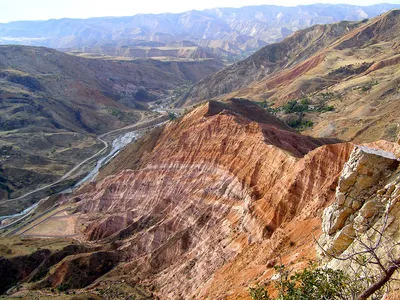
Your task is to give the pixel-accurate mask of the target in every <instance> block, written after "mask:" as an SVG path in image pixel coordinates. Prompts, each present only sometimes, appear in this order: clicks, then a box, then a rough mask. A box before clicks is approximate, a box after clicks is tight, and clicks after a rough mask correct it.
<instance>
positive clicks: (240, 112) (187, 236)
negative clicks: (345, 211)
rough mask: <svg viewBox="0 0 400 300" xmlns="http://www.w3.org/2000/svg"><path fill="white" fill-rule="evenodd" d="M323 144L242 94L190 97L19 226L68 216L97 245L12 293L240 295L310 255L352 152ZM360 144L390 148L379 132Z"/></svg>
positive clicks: (370, 166) (41, 229) (46, 232)
mask: <svg viewBox="0 0 400 300" xmlns="http://www.w3.org/2000/svg"><path fill="white" fill-rule="evenodd" d="M332 142H336V141H334V140H320V139H314V138H311V137H307V136H303V135H300V134H299V133H297V132H296V131H294V130H293V129H291V128H290V127H288V126H287V125H285V124H284V123H282V122H281V121H279V120H278V119H276V118H275V117H273V116H272V115H270V114H268V113H267V112H265V111H264V110H263V109H261V108H260V107H259V106H258V105H256V104H254V103H251V102H249V101H245V100H240V99H230V100H229V101H226V102H217V101H211V102H209V103H206V104H204V105H202V106H199V107H197V108H196V109H194V110H193V111H192V112H190V113H188V114H187V115H185V116H184V117H182V118H180V119H177V120H175V121H173V122H170V123H168V124H166V125H165V126H164V127H163V128H158V129H157V130H156V131H154V132H151V133H149V134H148V135H147V136H145V137H143V138H142V139H141V140H139V141H138V142H137V143H135V144H132V145H131V146H129V147H127V148H126V149H125V150H124V151H122V152H121V153H120V154H119V155H118V156H117V157H116V158H115V159H114V160H113V161H112V162H111V163H110V164H109V165H107V166H106V167H105V168H104V169H103V170H102V174H101V176H100V177H99V179H98V181H97V182H94V183H90V184H87V185H86V186H84V187H82V188H81V189H80V190H79V191H77V192H76V193H74V194H72V195H70V196H63V197H61V201H60V202H59V204H60V207H59V209H60V213H59V214H54V213H53V215H52V216H50V217H49V218H46V219H45V220H44V221H42V222H40V224H38V226H36V228H32V225H29V227H28V228H27V229H23V228H22V229H21V233H22V236H24V237H29V236H36V237H41V236H43V237H45V236H50V235H51V236H52V237H53V238H54V237H63V236H64V235H65V231H64V230H62V229H59V228H60V227H62V226H61V224H64V223H63V222H67V223H68V224H69V225H68V226H69V228H70V229H71V228H74V233H75V235H73V236H74V238H75V239H77V240H79V241H80V242H81V243H82V244H86V243H89V244H90V245H93V244H95V245H97V247H98V248H97V249H96V250H95V251H94V252H91V251H90V252H89V253H88V252H86V251H85V253H80V254H77V255H69V256H66V257H64V258H63V259H62V260H61V261H60V262H59V263H56V264H55V265H54V266H53V267H52V268H51V269H50V272H48V273H46V272H41V273H40V276H36V277H35V278H36V280H35V281H34V282H32V283H31V284H28V285H23V286H22V287H21V290H20V291H19V292H16V294H15V295H18V296H22V297H24V296H26V297H27V299H30V298H29V297H35V295H38V294H37V292H34V291H30V289H32V288H33V289H39V290H41V291H42V292H43V291H45V292H46V293H48V294H49V295H53V296H55V295H56V294H57V292H55V291H54V290H53V291H52V290H51V289H52V288H58V289H61V288H62V289H65V288H67V289H74V290H75V292H76V293H77V294H78V295H79V294H82V295H83V294H88V293H90V294H92V295H102V294H106V293H108V292H109V291H110V289H114V288H116V289H121V288H122V289H123V291H124V292H121V293H122V294H123V295H125V296H127V297H128V296H133V295H136V293H137V291H138V290H143V292H142V294H143V295H147V296H149V295H150V296H149V297H150V298H151V297H153V298H155V297H158V298H160V299H190V298H194V299H221V298H223V299H249V294H248V287H249V286H252V285H254V284H255V283H258V282H261V283H262V282H268V281H270V279H271V277H272V276H273V275H274V269H273V266H274V265H275V264H277V263H280V262H283V263H285V264H287V265H290V266H291V268H293V269H297V268H302V267H304V266H305V264H307V262H308V260H309V259H315V255H316V251H315V242H314V238H313V236H315V237H318V236H319V235H320V234H321V231H322V230H321V226H322V224H321V216H322V213H323V210H324V208H326V207H328V206H329V205H330V204H332V202H333V201H334V199H335V190H336V187H337V186H338V182H339V188H342V187H343V180H342V179H340V181H339V175H340V173H341V172H342V169H343V167H344V165H345V163H346V161H348V159H349V157H350V154H351V153H353V154H352V155H351V157H350V161H349V162H348V163H347V164H351V165H353V163H352V161H354V156H355V155H357V154H354V153H358V148H357V147H356V148H355V147H354V145H353V144H351V143H338V144H329V143H332ZM370 147H377V148H382V149H385V150H390V151H394V152H395V153H398V154H399V153H400V148H399V146H398V145H396V144H392V143H389V142H378V143H375V144H374V145H370ZM369 151H375V150H369ZM375 152H377V151H375ZM377 153H379V152H377ZM391 156H393V157H394V155H393V154H391ZM366 159H367V161H366V160H365V159H361V160H357V161H359V162H360V164H362V166H364V169H362V170H361V169H360V170H361V172H363V173H365V174H363V175H360V176H364V177H365V178H366V177H368V176H369V177H371V178H373V179H374V180H375V179H376V178H377V176H376V175H375V172H379V170H381V169H384V168H385V166H386V165H380V164H379V160H378V166H375V165H374V163H375V162H376V160H369V159H368V157H367V158H366ZM397 165H398V162H397ZM347 169H348V168H347ZM392 169H393V168H392ZM345 170H346V167H345ZM356 171H357V170H356ZM344 172H345V171H344ZM357 172H358V171H357ZM396 172H397V173H398V170H397V171H396ZM385 174H386V173H385ZM357 176H358V175H357ZM353 177H354V176H353ZM364 177H363V178H364ZM391 178H392V177H391ZM368 180H369V179H367V181H368ZM378 180H379V178H378ZM388 180H389V181H390V180H391V179H388ZM360 182H361V181H360ZM363 182H365V181H363ZM368 182H370V183H371V181H370V180H369V181H368ZM372 183H373V182H372ZM382 184H383V183H382ZM341 186H342V187H341ZM355 188H357V187H355ZM391 190H392V189H391ZM375 191H376V189H375ZM68 207H69V210H68V211H69V213H68V212H67V213H65V212H64V211H65V210H66V208H68ZM61 212H62V213H61ZM71 225H72V226H71ZM325 227H326V226H325ZM325 227H324V228H325ZM324 230H325V229H324ZM23 259H25V258H24V257H21V260H23ZM14 261H15V263H18V261H19V260H18V259H16V260H14ZM57 262H58V261H57ZM47 268H49V266H47ZM129 291H131V292H129ZM147 296H146V297H147ZM93 297H94V296H93ZM146 299H147V298H146Z"/></svg>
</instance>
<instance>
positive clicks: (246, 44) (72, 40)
mask: <svg viewBox="0 0 400 300" xmlns="http://www.w3.org/2000/svg"><path fill="white" fill-rule="evenodd" d="M396 7H400V6H399V5H396V4H381V5H373V6H365V7H363V6H351V5H321V4H317V5H305V6H296V7H280V6H268V5H266V6H248V7H243V8H216V9H208V10H204V11H195V10H194V11H188V12H183V13H178V14H170V13H164V14H139V15H136V16H131V17H107V18H92V19H59V20H48V21H19V22H11V23H7V24H0V43H21V44H28V45H40V46H47V47H52V48H57V49H69V50H72V49H75V50H80V51H83V50H86V51H88V52H89V53H97V54H105V53H106V52H107V51H110V49H108V50H107V49H103V47H105V46H108V47H112V48H113V49H117V48H118V47H120V46H128V47H129V44H130V43H131V42H130V41H131V40H145V41H154V42H159V43H161V44H163V47H165V48H168V47H170V46H171V44H174V43H175V42H177V41H185V40H187V41H190V42H193V43H195V44H196V45H197V46H198V47H201V49H202V51H205V52H206V53H209V55H216V56H218V57H220V58H221V59H223V60H225V61H232V60H238V59H240V58H244V57H246V56H247V55H248V54H249V53H253V52H254V51H256V50H258V49H260V47H262V46H265V45H266V44H270V43H274V42H278V41H280V40H282V39H283V38H285V37H287V36H288V35H290V34H291V33H293V32H295V31H297V30H299V29H303V28H306V27H309V26H312V25H314V24H325V23H334V22H338V21H341V20H345V19H346V20H354V21H355V20H362V19H365V18H371V17H374V16H376V15H379V14H381V13H383V12H385V11H387V10H390V9H393V8H396ZM205 41H206V42H205ZM96 49H97V50H96ZM132 49H135V47H133V48H132ZM112 52H115V50H113V51H112ZM123 55H125V56H129V55H131V54H129V53H124V54H123Z"/></svg>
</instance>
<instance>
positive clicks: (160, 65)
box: [0, 46, 221, 199]
mask: <svg viewBox="0 0 400 300" xmlns="http://www.w3.org/2000/svg"><path fill="white" fill-rule="evenodd" d="M220 68H221V64H219V63H218V62H216V61H214V60H212V59H210V60H203V61H192V62H160V61H152V60H137V61H112V60H99V59H87V58H82V57H76V56H71V55H67V54H64V53H62V52H58V51H55V50H52V49H48V48H38V47H25V46H0V137H1V138H0V140H1V141H0V161H1V165H0V170H1V174H0V178H1V179H0V180H1V183H0V199H4V198H6V199H7V198H9V197H15V196H18V195H19V194H21V193H22V192H24V191H26V190H27V189H32V188H33V187H35V186H37V185H38V184H39V183H40V184H46V183H50V182H52V181H54V180H55V179H56V178H60V177H61V176H62V175H64V174H65V173H66V172H67V170H69V169H71V168H72V167H73V166H74V165H76V164H77V163H78V162H80V161H82V160H83V159H84V158H85V157H90V156H91V155H93V154H94V153H96V152H97V151H99V150H100V149H102V147H104V145H103V143H101V142H100V141H97V140H96V138H95V136H94V135H97V134H101V133H104V132H107V131H110V130H112V129H116V128H121V127H124V126H126V125H130V124H134V123H136V122H138V121H139V120H141V119H142V117H145V113H147V112H146V110H147V107H148V104H147V102H151V101H155V100H157V99H159V98H160V97H165V96H166V95H169V92H170V91H171V90H173V89H174V88H176V87H178V86H179V85H180V84H183V83H186V82H188V81H192V82H194V81H197V80H199V79H201V78H202V77H204V76H206V75H208V74H210V73H212V72H215V71H217V70H218V69H220ZM147 114H150V115H151V113H150V112H148V113H147Z"/></svg>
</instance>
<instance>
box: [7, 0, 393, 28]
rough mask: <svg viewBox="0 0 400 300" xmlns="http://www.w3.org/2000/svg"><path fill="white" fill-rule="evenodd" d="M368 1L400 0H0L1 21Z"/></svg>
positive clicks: (363, 3) (367, 2) (367, 3)
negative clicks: (247, 6)
mask: <svg viewBox="0 0 400 300" xmlns="http://www.w3.org/2000/svg"><path fill="white" fill-rule="evenodd" d="M316 2H317V3H334V4H337V3H346V4H354V5H371V4H377V3H382V2H384V3H396V4H400V0H381V1H379V0H378V1H376V0H328V1H325V0H314V1H312V0H301V1H299V0H297V1H294V0H280V1H276V0H274V1H270V0H200V1H190V0H164V1H162V0H139V1H138V0H0V23H5V22H10V21H21V20H48V19H60V18H90V17H104V16H116V17H117V16H132V15H135V14H139V13H163V12H172V13H178V12H183V11H188V10H192V9H197V10H202V9H206V8H214V7H242V6H246V5H263V4H277V3H279V5H284V6H295V5H299V4H312V3H316Z"/></svg>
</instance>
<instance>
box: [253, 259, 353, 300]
mask: <svg viewBox="0 0 400 300" xmlns="http://www.w3.org/2000/svg"><path fill="white" fill-rule="evenodd" d="M274 268H275V270H276V271H277V272H278V275H279V279H278V280H276V281H275V283H274V288H275V291H276V293H277V296H276V297H275V298H273V297H271V295H270V294H269V293H268V290H267V289H266V287H262V286H259V285H258V286H257V287H255V288H250V296H251V297H252V299H253V300H272V299H276V300H298V299H309V300H320V299H326V300H327V299H349V297H348V296H349V295H352V294H353V295H354V294H356V293H357V292H358V289H357V286H354V285H353V284H352V280H350V278H349V277H348V276H347V275H346V274H345V273H344V272H343V271H341V270H333V269H330V268H317V266H316V265H315V264H312V263H310V264H309V266H308V267H307V268H305V269H303V270H302V271H300V272H295V273H294V274H293V275H291V274H290V271H289V270H288V269H286V267H285V266H284V265H279V266H275V267H274Z"/></svg>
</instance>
